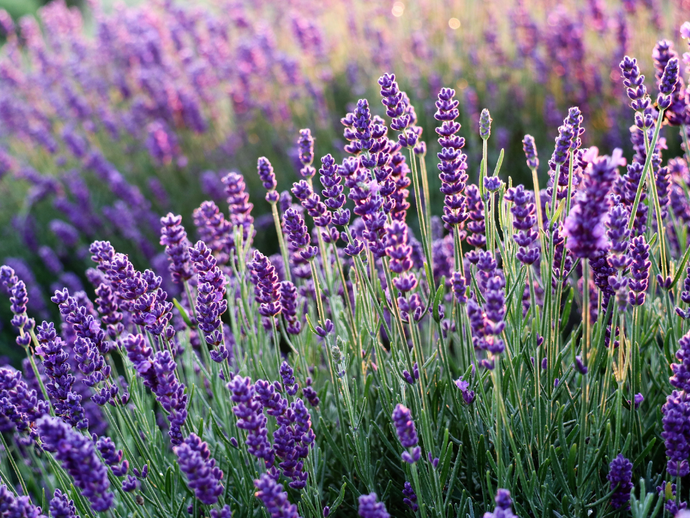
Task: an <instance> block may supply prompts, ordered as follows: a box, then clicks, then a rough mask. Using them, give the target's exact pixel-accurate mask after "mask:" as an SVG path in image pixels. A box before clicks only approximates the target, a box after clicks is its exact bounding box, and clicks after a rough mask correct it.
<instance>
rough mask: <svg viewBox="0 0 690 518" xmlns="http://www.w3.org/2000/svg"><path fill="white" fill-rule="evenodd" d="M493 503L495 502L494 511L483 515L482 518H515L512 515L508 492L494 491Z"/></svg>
mask: <svg viewBox="0 0 690 518" xmlns="http://www.w3.org/2000/svg"><path fill="white" fill-rule="evenodd" d="M494 501H495V502H496V507H495V509H494V511H493V512H492V513H488V512H487V513H484V518H517V517H516V516H515V514H513V499H512V498H511V497H510V491H508V490H507V489H499V490H498V491H496V497H495V499H494Z"/></svg>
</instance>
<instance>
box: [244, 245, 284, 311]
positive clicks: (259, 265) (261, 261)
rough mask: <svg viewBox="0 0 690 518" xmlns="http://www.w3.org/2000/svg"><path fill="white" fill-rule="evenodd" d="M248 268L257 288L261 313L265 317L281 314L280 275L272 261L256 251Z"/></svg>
mask: <svg viewBox="0 0 690 518" xmlns="http://www.w3.org/2000/svg"><path fill="white" fill-rule="evenodd" d="M247 268H249V271H250V274H251V279H252V283H253V284H254V286H255V294H256V301H257V302H258V303H259V313H260V314H261V315H263V316H265V317H273V316H275V315H277V314H279V313H280V309H281V307H280V291H279V287H280V286H279V281H278V275H277V274H276V271H275V267H274V266H273V265H272V264H271V261H269V260H268V258H267V257H266V256H265V255H264V254H262V253H261V252H259V251H258V250H254V258H253V260H252V261H251V262H250V263H248V264H247Z"/></svg>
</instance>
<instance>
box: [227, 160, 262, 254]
mask: <svg viewBox="0 0 690 518" xmlns="http://www.w3.org/2000/svg"><path fill="white" fill-rule="evenodd" d="M222 181H223V183H224V184H225V193H226V194H227V197H228V199H227V201H228V209H229V210H230V223H231V224H232V226H233V227H241V228H242V239H245V240H246V239H248V238H249V237H250V236H249V228H250V227H251V226H252V225H253V224H254V218H253V217H252V215H251V212H252V208H253V207H254V206H253V205H252V204H251V203H249V194H248V193H247V187H246V185H245V183H244V178H242V175H241V174H238V173H235V172H230V173H228V174H227V175H225V176H224V177H223V179H222ZM252 237H253V236H252Z"/></svg>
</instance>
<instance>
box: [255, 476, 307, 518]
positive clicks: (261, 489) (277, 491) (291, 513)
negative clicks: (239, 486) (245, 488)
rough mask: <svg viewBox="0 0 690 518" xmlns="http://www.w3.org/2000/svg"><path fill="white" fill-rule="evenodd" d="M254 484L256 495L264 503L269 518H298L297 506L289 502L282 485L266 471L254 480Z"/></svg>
mask: <svg viewBox="0 0 690 518" xmlns="http://www.w3.org/2000/svg"><path fill="white" fill-rule="evenodd" d="M254 486H255V487H256V489H257V491H256V493H255V495H256V497H257V498H258V499H259V500H261V502H262V503H263V504H264V507H266V511H267V512H268V514H269V516H270V517H271V518H299V514H298V513H297V506H296V505H295V504H291V503H290V501H289V500H288V494H287V492H286V491H284V490H283V486H282V485H281V484H279V483H278V482H276V481H275V480H274V479H273V478H272V477H271V476H270V475H269V474H268V473H263V474H262V475H261V477H259V479H258V480H255V481H254Z"/></svg>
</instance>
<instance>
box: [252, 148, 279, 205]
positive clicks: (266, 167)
mask: <svg viewBox="0 0 690 518" xmlns="http://www.w3.org/2000/svg"><path fill="white" fill-rule="evenodd" d="M257 172H258V174H259V178H260V179H261V182H262V183H263V186H264V189H266V190H268V193H267V194H266V200H267V201H270V202H276V201H278V197H279V195H278V193H277V192H275V190H276V187H277V186H278V184H277V183H276V175H275V173H274V172H273V166H272V165H271V162H269V161H268V158H266V157H263V156H262V157H259V161H258V164H257Z"/></svg>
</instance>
